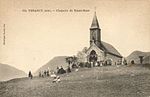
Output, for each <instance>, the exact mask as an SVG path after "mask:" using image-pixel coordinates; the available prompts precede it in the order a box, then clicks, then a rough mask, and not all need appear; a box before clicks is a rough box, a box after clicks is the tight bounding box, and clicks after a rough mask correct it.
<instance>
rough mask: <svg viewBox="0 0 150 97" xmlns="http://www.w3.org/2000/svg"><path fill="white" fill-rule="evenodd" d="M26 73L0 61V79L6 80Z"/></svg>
mask: <svg viewBox="0 0 150 97" xmlns="http://www.w3.org/2000/svg"><path fill="white" fill-rule="evenodd" d="M25 76H27V74H26V73H25V72H23V71H21V70H18V69H16V68H14V67H12V66H9V65H7V64H1V63H0V81H6V80H10V79H13V78H20V77H25Z"/></svg>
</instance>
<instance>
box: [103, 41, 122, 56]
mask: <svg viewBox="0 0 150 97" xmlns="http://www.w3.org/2000/svg"><path fill="white" fill-rule="evenodd" d="M101 44H102V46H103V47H104V49H105V50H106V52H108V53H110V54H112V55H116V56H118V57H122V55H121V54H120V53H119V52H118V51H117V50H116V49H115V48H114V47H113V46H112V45H111V44H108V43H106V42H103V41H101Z"/></svg>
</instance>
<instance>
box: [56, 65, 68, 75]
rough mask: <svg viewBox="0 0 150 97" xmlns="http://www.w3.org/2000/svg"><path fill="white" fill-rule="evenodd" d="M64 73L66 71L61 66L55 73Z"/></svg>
mask: <svg viewBox="0 0 150 97" xmlns="http://www.w3.org/2000/svg"><path fill="white" fill-rule="evenodd" d="M64 73H66V71H65V70H64V69H63V67H62V66H61V68H60V69H59V70H58V72H57V74H64Z"/></svg>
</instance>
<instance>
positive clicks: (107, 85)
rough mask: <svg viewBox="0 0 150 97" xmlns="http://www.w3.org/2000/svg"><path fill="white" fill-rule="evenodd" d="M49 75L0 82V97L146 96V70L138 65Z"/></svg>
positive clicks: (149, 73) (149, 90)
mask: <svg viewBox="0 0 150 97" xmlns="http://www.w3.org/2000/svg"><path fill="white" fill-rule="evenodd" d="M60 77H61V83H52V80H53V79H52V78H50V77H46V78H38V77H36V78H33V79H32V80H31V79H28V78H21V79H14V80H10V81H7V82H2V83H0V97H149V96H150V69H147V68H144V67H139V66H120V67H116V66H108V67H95V68H92V69H91V68H80V69H79V71H78V72H72V73H70V74H64V75H60Z"/></svg>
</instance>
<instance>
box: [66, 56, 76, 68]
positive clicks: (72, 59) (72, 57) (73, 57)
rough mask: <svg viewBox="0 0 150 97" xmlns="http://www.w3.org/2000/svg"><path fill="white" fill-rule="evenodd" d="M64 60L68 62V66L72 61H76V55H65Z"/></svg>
mask: <svg viewBox="0 0 150 97" xmlns="http://www.w3.org/2000/svg"><path fill="white" fill-rule="evenodd" d="M66 62H67V63H68V64H69V66H70V64H73V63H76V62H77V57H75V56H71V57H67V58H66Z"/></svg>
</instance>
